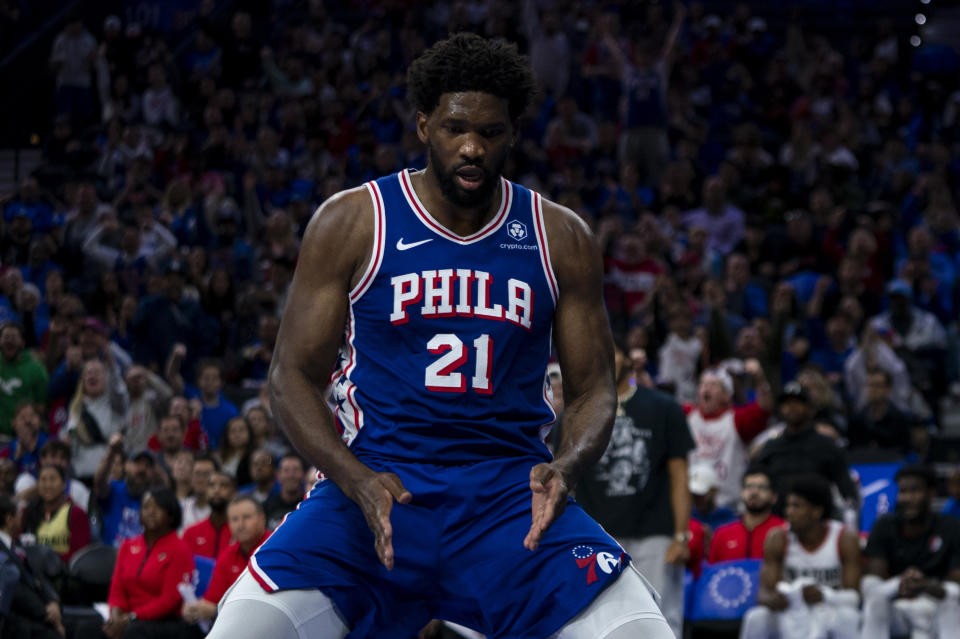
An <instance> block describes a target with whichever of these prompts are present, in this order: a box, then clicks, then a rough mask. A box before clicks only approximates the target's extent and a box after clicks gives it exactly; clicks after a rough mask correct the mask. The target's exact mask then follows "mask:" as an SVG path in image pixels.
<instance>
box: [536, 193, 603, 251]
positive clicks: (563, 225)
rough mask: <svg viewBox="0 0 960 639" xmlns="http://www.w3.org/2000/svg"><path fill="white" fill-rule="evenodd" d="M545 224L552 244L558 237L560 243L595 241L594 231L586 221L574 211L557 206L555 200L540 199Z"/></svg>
mask: <svg viewBox="0 0 960 639" xmlns="http://www.w3.org/2000/svg"><path fill="white" fill-rule="evenodd" d="M540 202H541V211H542V212H543V223H544V225H546V228H547V235H548V238H549V240H550V241H551V243H552V242H553V241H554V238H555V237H556V239H557V240H559V241H564V240H569V241H577V240H583V239H589V240H591V241H592V239H593V231H591V230H590V226H589V225H588V224H587V223H586V221H585V220H584V219H583V218H582V217H580V216H579V215H578V214H577V213H576V211H574V210H573V209H571V208H569V207H566V206H563V205H562V204H557V203H556V202H554V201H553V200H550V199H547V198H545V197H542V196H541V197H540Z"/></svg>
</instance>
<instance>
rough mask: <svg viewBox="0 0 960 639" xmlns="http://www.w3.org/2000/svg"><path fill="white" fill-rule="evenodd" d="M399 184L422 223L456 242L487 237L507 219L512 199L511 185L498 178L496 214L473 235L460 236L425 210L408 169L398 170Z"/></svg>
mask: <svg viewBox="0 0 960 639" xmlns="http://www.w3.org/2000/svg"><path fill="white" fill-rule="evenodd" d="M400 186H401V190H402V191H403V196H404V197H405V198H406V200H407V204H409V205H410V208H411V209H413V212H414V213H415V214H416V216H417V217H418V218H419V219H420V221H421V222H423V225H424V226H426V227H427V228H429V229H430V230H431V231H433V232H434V233H436V234H437V235H439V236H440V237H443V238H446V239H448V240H450V241H451V242H456V243H457V244H464V245H466V244H473V243H474V242H477V241H479V240H482V239H484V238H485V237H489V236H490V235H492V234H493V233H495V232H496V231H497V229H499V228H500V227H501V226H503V223H504V222H505V221H506V220H507V212H508V211H509V210H510V204H511V202H512V200H513V187H512V185H511V184H510V182H508V181H507V180H505V179H503V177H501V178H500V208H499V209H498V210H497V214H496V215H494V216H493V219H491V220H490V221H489V222H487V224H486V226H484V227H483V228H482V229H480V230H479V231H477V232H476V233H474V234H473V235H468V236H466V237H462V236H460V235H457V234H456V233H454V232H452V231H450V230H449V229H447V228H446V227H445V226H443V225H442V224H440V222H437V220H435V219H434V217H433V216H432V215H430V213H429V212H428V211H427V207H425V206H424V205H423V202H421V201H420V198H419V197H417V192H416V191H415V190H414V189H413V184H412V183H411V182H410V170H409V169H404V170H403V171H400Z"/></svg>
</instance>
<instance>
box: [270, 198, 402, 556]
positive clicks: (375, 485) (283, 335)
mask: <svg viewBox="0 0 960 639" xmlns="http://www.w3.org/2000/svg"><path fill="white" fill-rule="evenodd" d="M372 243H373V207H372V203H371V200H370V196H369V193H368V191H367V190H366V188H360V189H354V190H352V191H347V192H344V193H341V194H338V195H337V196H335V197H333V198H331V199H330V200H328V201H327V202H326V203H324V205H323V206H322V207H320V209H319V210H318V211H317V213H316V214H315V215H314V216H313V219H311V220H310V223H309V224H308V225H307V229H306V232H305V234H304V238H303V244H302V245H301V248H300V256H299V259H298V262H297V268H296V271H295V272H294V275H293V282H292V283H291V285H290V291H289V294H288V297H287V305H286V309H285V310H284V313H283V319H282V321H281V323H280V331H279V334H278V335H277V344H276V348H275V350H274V354H273V360H272V362H271V364H270V373H269V377H268V379H269V390H270V396H271V401H272V406H273V407H274V414H275V415H276V416H277V420H278V422H279V423H280V426H281V427H282V428H283V430H284V432H286V434H287V436H288V437H289V438H290V442H291V443H292V444H293V445H294V446H295V447H296V449H297V450H298V451H300V453H301V454H302V455H303V456H304V457H305V458H306V459H307V460H308V461H309V463H311V464H314V465H316V467H317V468H319V469H320V470H322V471H323V473H324V474H325V475H326V476H327V477H329V478H330V479H331V480H332V481H333V482H334V483H335V484H336V485H337V486H339V487H340V489H341V490H342V491H343V492H344V494H346V495H347V496H348V497H349V498H350V499H352V500H353V501H355V502H356V503H357V504H358V505H359V506H360V508H361V509H362V510H363V514H364V516H365V517H366V519H367V523H368V524H369V526H370V529H371V530H372V531H373V532H374V535H375V536H376V548H377V554H378V555H379V557H380V560H381V561H382V562H383V564H384V565H385V566H387V568H391V567H392V566H393V547H392V543H391V536H392V532H391V528H390V509H391V507H392V505H393V501H394V499H396V500H398V501H400V502H403V503H406V502H408V501H409V500H410V499H411V495H410V493H409V492H407V491H406V489H404V487H403V485H402V484H401V483H400V480H399V478H397V476H396V475H393V474H390V473H375V472H374V471H373V470H371V469H370V468H368V467H367V466H365V465H364V464H362V463H361V462H360V461H359V460H358V459H357V458H356V457H355V456H354V455H353V453H352V452H350V450H349V448H347V446H346V444H344V442H343V440H342V439H341V438H340V435H339V433H338V432H337V428H336V425H335V423H334V417H333V414H332V413H331V412H330V409H329V408H328V407H327V404H326V402H325V400H324V397H323V393H324V389H325V387H326V386H327V382H328V379H329V376H330V372H331V371H332V370H333V367H334V365H335V363H336V360H337V353H338V351H339V348H340V343H341V339H342V337H343V331H344V326H345V322H346V314H347V309H348V304H349V300H348V295H349V292H350V290H351V289H352V288H353V287H354V286H355V285H356V283H357V282H358V280H359V279H360V275H361V274H362V273H363V271H364V269H365V267H366V264H367V262H368V261H369V259H370V252H371V247H372Z"/></svg>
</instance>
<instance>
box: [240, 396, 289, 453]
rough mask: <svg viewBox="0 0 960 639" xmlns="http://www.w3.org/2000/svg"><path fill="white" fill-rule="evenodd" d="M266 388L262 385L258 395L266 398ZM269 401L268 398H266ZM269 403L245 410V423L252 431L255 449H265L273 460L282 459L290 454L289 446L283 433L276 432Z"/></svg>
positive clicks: (261, 403)
mask: <svg viewBox="0 0 960 639" xmlns="http://www.w3.org/2000/svg"><path fill="white" fill-rule="evenodd" d="M266 389H267V386H266V384H264V385H263V386H262V387H261V389H260V395H261V396H263V397H267V395H266V392H265V391H266ZM267 399H268V400H269V397H267ZM269 406H270V404H269V401H267V402H266V403H264V402H262V401H261V402H260V403H259V404H257V405H255V406H251V407H250V408H248V409H246V411H245V413H244V414H245V415H246V417H247V422H249V424H250V428H251V430H253V441H254V443H255V444H256V448H266V449H267V450H269V451H270V454H271V455H273V456H274V458H278V457H282V456H283V455H285V454H286V453H288V452H290V444H289V443H288V442H287V440H286V439H285V438H284V437H283V433H281V432H278V429H277V424H276V421H275V420H274V419H273V416H272V415H271V414H270V410H269Z"/></svg>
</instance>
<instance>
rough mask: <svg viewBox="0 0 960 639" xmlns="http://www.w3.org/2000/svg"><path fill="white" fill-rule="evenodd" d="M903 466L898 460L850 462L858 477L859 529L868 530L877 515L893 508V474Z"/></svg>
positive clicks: (895, 501) (894, 491)
mask: <svg viewBox="0 0 960 639" xmlns="http://www.w3.org/2000/svg"><path fill="white" fill-rule="evenodd" d="M901 466H903V464H902V463H900V462H891V463H884V464H851V466H850V469H851V470H853V471H855V472H856V473H857V476H858V477H859V478H860V480H859V481H860V495H861V496H862V498H863V505H862V506H861V507H860V531H861V532H870V529H871V528H872V527H873V522H875V521H876V520H877V517H879V516H880V515H883V514H885V513H888V512H890V511H892V510H893V507H894V506H895V505H896V503H897V482H895V481H894V480H893V477H894V475H896V474H897V471H898V470H900V467H901Z"/></svg>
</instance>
